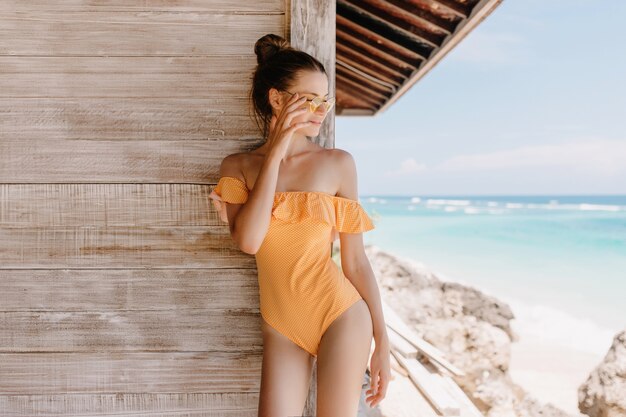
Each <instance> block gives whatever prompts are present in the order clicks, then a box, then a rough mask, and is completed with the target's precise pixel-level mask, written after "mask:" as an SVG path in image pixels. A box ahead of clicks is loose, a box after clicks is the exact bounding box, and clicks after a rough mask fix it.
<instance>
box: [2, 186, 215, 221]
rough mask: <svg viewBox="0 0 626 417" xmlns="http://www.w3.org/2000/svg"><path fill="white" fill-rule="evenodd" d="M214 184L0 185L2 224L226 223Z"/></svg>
mask: <svg viewBox="0 0 626 417" xmlns="http://www.w3.org/2000/svg"><path fill="white" fill-rule="evenodd" d="M213 187H214V184H212V185H204V184H0V201H2V204H0V227H31V228H34V227H52V226H55V227H56V226H92V227H110V226H116V227H118V226H129V227H133V228H138V227H144V226H151V227H161V228H162V227H169V226H174V227H180V226H224V225H225V223H223V222H222V221H221V220H220V219H219V218H218V213H217V211H216V210H215V207H214V206H213V204H212V203H211V200H210V199H209V193H210V192H211V190H212V189H213Z"/></svg>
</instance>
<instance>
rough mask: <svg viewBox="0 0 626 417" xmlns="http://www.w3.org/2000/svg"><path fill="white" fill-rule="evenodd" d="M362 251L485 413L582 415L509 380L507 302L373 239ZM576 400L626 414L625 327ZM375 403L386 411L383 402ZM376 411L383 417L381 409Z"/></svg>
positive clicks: (505, 416) (511, 335) (599, 413)
mask: <svg viewBox="0 0 626 417" xmlns="http://www.w3.org/2000/svg"><path fill="white" fill-rule="evenodd" d="M337 246H338V245H337ZM338 251H339V248H338V247H337V248H334V255H333V257H334V258H335V260H336V261H338V263H340V260H339V257H338V256H337V253H338ZM366 254H367V256H368V258H369V260H370V263H371V265H372V269H373V270H374V273H375V275H376V278H377V281H378V285H379V288H380V291H381V297H383V299H384V300H385V301H386V302H387V303H388V304H390V305H393V307H394V310H395V311H396V312H397V313H398V315H399V316H400V317H401V318H402V319H403V320H404V321H405V322H406V323H407V324H408V325H410V326H411V328H412V329H414V330H415V331H416V332H417V333H418V334H419V335H420V336H421V337H422V338H423V339H425V340H426V341H428V342H430V343H432V344H433V345H435V346H436V347H437V348H439V349H440V350H441V351H443V352H444V353H445V354H446V357H447V359H448V360H450V361H451V362H452V363H453V364H454V365H455V366H458V367H459V368H461V369H463V370H464V371H465V373H466V376H465V377H463V378H461V379H457V380H456V382H457V383H458V385H459V386H460V387H461V388H462V389H463V391H464V392H465V393H466V394H467V395H468V397H469V398H470V399H471V400H472V401H473V402H474V404H476V406H477V407H478V408H479V410H480V411H481V412H482V413H483V414H484V415H485V416H486V417H532V416H543V417H546V416H547V417H578V416H580V415H581V414H570V413H567V412H566V411H564V410H562V409H560V408H558V407H556V406H554V405H553V404H551V403H542V402H540V401H538V400H537V399H536V398H533V396H532V395H530V394H529V393H528V392H527V391H526V390H524V389H523V388H522V387H521V386H520V385H518V384H516V383H515V382H514V381H513V380H512V378H511V376H510V374H509V364H510V361H511V343H512V342H516V341H518V340H519V337H520V336H519V335H518V334H516V333H515V331H514V330H513V329H512V327H511V320H512V319H514V318H515V316H514V313H513V311H512V310H511V308H510V307H509V305H508V304H507V303H505V302H503V301H501V300H498V299H497V298H495V297H492V296H489V295H487V294H484V293H483V292H481V291H480V290H478V289H475V288H472V287H469V286H466V285H462V284H459V283H456V282H445V281H443V280H441V279H440V278H439V277H438V276H437V275H436V274H435V273H433V272H432V271H430V270H428V269H427V268H425V267H424V266H423V265H421V264H419V263H417V262H415V261H412V260H408V259H404V258H400V257H397V256H394V255H393V254H390V253H388V252H385V251H383V250H381V249H380V248H378V247H376V246H374V245H368V246H366ZM392 385H393V382H392V384H391V385H390V389H392ZM407 400H408V399H407ZM383 402H384V401H383ZM578 402H579V409H580V411H581V412H582V413H584V414H583V415H588V416H590V417H626V332H621V333H620V334H618V335H616V336H615V339H614V342H613V345H612V347H611V349H610V351H609V352H608V353H607V355H606V356H605V358H604V361H603V362H602V363H600V364H599V365H598V366H597V367H596V369H595V370H594V371H593V372H592V373H591V375H590V376H589V378H588V379H587V381H586V382H585V383H584V384H582V385H581V386H580V388H579V390H578ZM380 407H381V408H383V409H384V406H383V404H382V403H381V405H380ZM379 411H380V410H379ZM379 415H383V416H385V413H384V411H383V413H379ZM385 417H396V416H393V415H391V414H390V415H388V416H385Z"/></svg>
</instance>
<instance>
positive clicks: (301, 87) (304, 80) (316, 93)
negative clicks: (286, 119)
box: [275, 71, 332, 136]
mask: <svg viewBox="0 0 626 417" xmlns="http://www.w3.org/2000/svg"><path fill="white" fill-rule="evenodd" d="M290 93H294V94H295V93H298V97H299V98H300V97H306V99H307V101H305V102H303V103H302V104H301V106H300V107H299V108H306V109H308V108H309V104H310V101H309V100H312V99H314V98H315V97H319V98H321V99H322V100H326V99H328V98H329V94H328V80H327V78H326V75H324V74H323V73H321V72H318V71H315V72H311V71H306V72H303V73H302V74H301V76H300V77H298V79H297V80H296V82H295V84H294V85H293V86H292V87H290V88H288V92H285V91H279V92H278V94H279V95H280V100H281V106H284V105H285V103H287V102H289V99H291V98H292V97H293V95H292V94H290ZM275 111H276V109H275ZM330 111H332V108H331V109H330ZM327 114H328V113H327V112H326V106H325V105H324V104H321V105H320V106H318V107H317V109H316V110H315V112H311V111H310V110H309V111H306V112H304V113H300V114H299V115H297V116H295V117H294V118H293V119H292V120H291V124H292V125H293V124H294V123H299V122H307V121H312V122H316V123H311V124H309V125H306V126H304V127H302V128H300V129H298V130H297V132H300V133H301V134H303V135H305V136H317V135H319V133H320V128H321V125H322V122H323V121H324V119H325V118H326V115H327Z"/></svg>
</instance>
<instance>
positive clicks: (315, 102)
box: [283, 90, 335, 113]
mask: <svg viewBox="0 0 626 417" xmlns="http://www.w3.org/2000/svg"><path fill="white" fill-rule="evenodd" d="M283 91H284V92H285V93H288V94H291V95H292V96H293V95H294V94H295V93H291V92H289V91H287V90H283ZM306 101H308V102H309V111H310V112H311V113H315V112H316V111H317V108H318V107H319V106H321V105H322V104H324V113H328V112H329V111H330V109H332V108H333V106H334V105H335V97H330V98H329V99H328V100H324V99H323V98H321V97H315V98H314V99H308V98H307V99H306Z"/></svg>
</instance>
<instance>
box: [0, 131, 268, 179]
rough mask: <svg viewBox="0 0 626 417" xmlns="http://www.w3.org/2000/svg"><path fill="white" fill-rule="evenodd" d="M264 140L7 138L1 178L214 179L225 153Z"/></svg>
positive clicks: (1, 146)
mask: <svg viewBox="0 0 626 417" xmlns="http://www.w3.org/2000/svg"><path fill="white" fill-rule="evenodd" d="M262 141H263V139H259V138H250V139H246V138H240V139H238V140H237V139H223V140H206V141H198V140H188V141H151V140H149V141H96V140H54V139H52V140H46V139H39V140H30V141H19V140H12V139H11V140H3V141H0V183H5V184H10V183H52V182H55V183H109V182H123V183H193V184H215V183H216V182H217V180H218V179H219V167H220V164H221V161H222V159H224V157H225V156H227V155H229V154H231V153H235V152H241V151H246V150H251V149H254V148H256V147H258V146H259V145H260V144H261V143H262Z"/></svg>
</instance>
